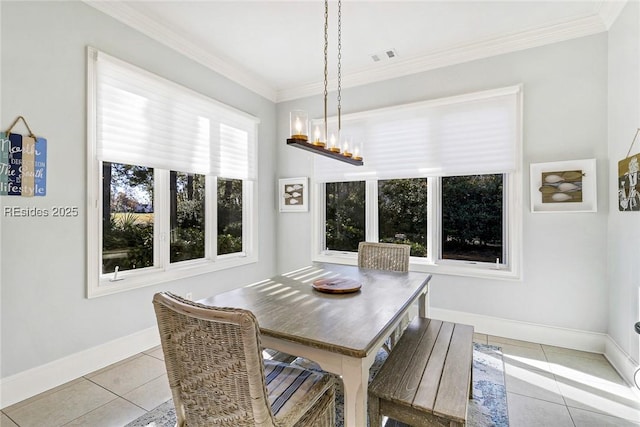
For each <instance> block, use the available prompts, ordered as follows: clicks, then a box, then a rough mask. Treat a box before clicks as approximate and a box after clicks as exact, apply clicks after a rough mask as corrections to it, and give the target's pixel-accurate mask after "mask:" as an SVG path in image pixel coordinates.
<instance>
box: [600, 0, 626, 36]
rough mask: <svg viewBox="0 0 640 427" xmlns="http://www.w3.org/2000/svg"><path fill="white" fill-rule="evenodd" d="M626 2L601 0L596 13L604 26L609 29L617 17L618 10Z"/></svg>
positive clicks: (622, 0) (621, 0) (624, 0)
mask: <svg viewBox="0 0 640 427" xmlns="http://www.w3.org/2000/svg"><path fill="white" fill-rule="evenodd" d="M626 4H627V0H603V1H602V3H601V4H600V6H599V7H598V15H600V18H601V19H602V22H603V24H604V26H605V27H606V28H607V30H609V29H610V28H611V26H612V25H613V23H614V22H615V21H616V19H618V16H619V15H620V12H622V9H624V7H625V6H626Z"/></svg>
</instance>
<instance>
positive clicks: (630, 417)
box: [0, 334, 640, 427]
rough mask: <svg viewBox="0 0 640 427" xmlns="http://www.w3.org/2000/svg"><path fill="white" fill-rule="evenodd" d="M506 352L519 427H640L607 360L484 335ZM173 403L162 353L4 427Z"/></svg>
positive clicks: (635, 403) (632, 397)
mask: <svg viewBox="0 0 640 427" xmlns="http://www.w3.org/2000/svg"><path fill="white" fill-rule="evenodd" d="M475 340H476V341H477V342H480V343H483V344H493V345H498V346H500V347H502V350H503V353H504V362H505V376H506V386H507V398H508V405H509V420H510V425H511V427H530V426H531V427H533V426H535V427H546V426H548V427H564V426H566V427H606V426H611V427H614V426H615V427H626V426H640V393H636V392H635V391H634V389H633V388H631V387H630V386H629V385H628V384H626V383H625V382H624V380H623V379H622V378H621V377H620V376H619V375H618V374H617V373H616V371H615V370H614V369H613V368H612V367H611V365H610V364H609V363H608V362H607V360H606V359H605V358H604V356H602V355H601V354H595V353H586V352H582V351H576V350H570V349H565V348H561V347H553V346H548V345H541V344H535V343H531V342H526V341H518V340H512V339H506V338H500V337H494V336H487V335H483V334H476V335H475ZM170 398H171V393H170V391H169V385H168V382H167V375H166V373H165V368H164V361H163V355H162V350H161V349H160V348H159V347H156V348H153V349H151V350H149V351H146V352H143V353H140V354H138V355H136V356H133V357H130V358H128V359H125V360H123V361H121V362H118V363H116V364H113V365H111V366H108V367H106V368H104V369H101V370H99V371H96V372H93V373H91V374H90V375H86V376H84V377H81V378H78V379H76V380H74V381H71V382H69V383H67V384H63V385H61V386H59V387H56V388H55V389H52V390H49V391H46V392H44V393H42V394H39V395H37V396H34V397H32V398H30V399H27V400H25V401H22V402H19V403H16V404H15V405H12V406H9V407H7V408H4V409H3V410H2V414H1V418H0V426H1V427H15V426H19V427H31V426H34V427H58V426H88V427H107V426H113V427H121V426H123V425H126V424H127V423H129V422H130V421H132V420H134V419H136V418H138V417H139V416H141V415H143V414H144V413H145V412H146V411H149V410H151V409H153V408H155V407H156V406H158V405H160V404H161V403H163V402H165V401H167V400H168V399H170Z"/></svg>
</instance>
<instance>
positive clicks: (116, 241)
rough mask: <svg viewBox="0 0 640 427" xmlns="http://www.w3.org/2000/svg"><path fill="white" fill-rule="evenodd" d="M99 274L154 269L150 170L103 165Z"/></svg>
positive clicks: (118, 164) (151, 178)
mask: <svg viewBox="0 0 640 427" xmlns="http://www.w3.org/2000/svg"><path fill="white" fill-rule="evenodd" d="M102 168H103V177H104V179H103V184H102V185H103V188H102V191H103V202H104V204H103V207H102V273H113V272H115V271H116V269H118V270H119V271H126V270H133V269H136V268H145V267H151V266H153V249H154V244H153V241H154V239H153V223H154V221H153V219H154V215H153V169H152V168H147V167H143V166H133V165H125V164H122V163H110V162H103V164H102Z"/></svg>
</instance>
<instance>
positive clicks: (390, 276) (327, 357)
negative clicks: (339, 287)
mask: <svg viewBox="0 0 640 427" xmlns="http://www.w3.org/2000/svg"><path fill="white" fill-rule="evenodd" d="M321 279H332V281H340V280H343V279H344V282H343V283H357V284H359V285H360V289H358V290H357V291H355V292H351V293H324V292H319V291H318V290H316V289H314V287H313V286H312V285H313V283H314V282H316V281H318V280H321ZM430 279H431V275H430V274H427V273H421V272H393V271H383V270H372V269H366V268H359V267H355V266H350V265H339V264H331V263H314V264H313V265H311V266H308V267H305V268H301V269H299V270H295V271H292V272H289V273H285V274H281V275H278V276H275V277H272V278H270V279H267V280H263V281H260V282H257V283H253V284H250V285H248V286H245V287H241V288H237V289H233V290H230V291H227V292H224V293H221V294H218V295H214V296H211V297H208V298H205V299H203V300H200V302H201V303H204V304H207V305H212V306H225V307H238V308H244V309H247V310H250V311H252V312H253V313H254V314H255V316H256V318H257V319H258V324H259V326H260V332H261V335H262V337H261V340H262V345H263V346H264V347H265V348H271V349H274V350H278V351H282V352H285V353H288V354H291V355H294V356H299V357H304V358H307V359H310V360H312V361H314V362H316V363H318V364H319V365H320V366H321V367H322V369H324V370H325V371H327V372H331V373H334V374H336V375H339V376H340V377H341V378H342V381H343V384H344V425H345V427H365V426H366V425H367V386H368V379H369V368H370V367H371V365H372V364H373V362H374V361H375V357H376V354H377V352H378V350H379V349H380V348H382V346H383V344H384V343H385V341H386V340H387V338H389V337H390V336H391V335H392V333H393V332H394V330H395V329H396V327H397V326H398V325H399V324H400V322H401V321H402V318H403V317H404V315H405V314H406V313H407V312H408V310H409V309H410V307H411V306H412V304H413V303H414V302H418V314H419V315H420V316H422V317H427V310H428V300H427V297H428V284H429V280H430ZM354 287H355V286H354Z"/></svg>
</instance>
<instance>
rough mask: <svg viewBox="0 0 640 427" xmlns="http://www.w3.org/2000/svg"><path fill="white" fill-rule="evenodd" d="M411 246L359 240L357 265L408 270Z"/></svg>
mask: <svg viewBox="0 0 640 427" xmlns="http://www.w3.org/2000/svg"><path fill="white" fill-rule="evenodd" d="M410 252H411V246H409V245H403V244H396V243H374V242H360V243H359V245H358V267H362V268H373V269H376V270H392V271H409V254H410Z"/></svg>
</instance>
